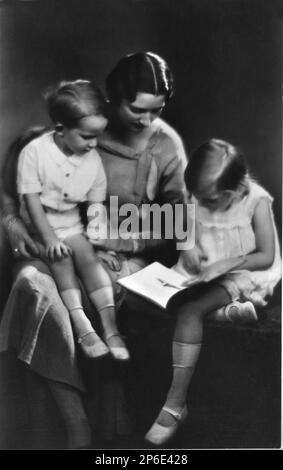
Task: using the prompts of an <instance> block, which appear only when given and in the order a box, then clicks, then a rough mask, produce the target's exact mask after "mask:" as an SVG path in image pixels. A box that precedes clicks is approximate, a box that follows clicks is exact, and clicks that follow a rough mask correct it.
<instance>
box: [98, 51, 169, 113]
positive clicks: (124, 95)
mask: <svg viewBox="0 0 283 470" xmlns="http://www.w3.org/2000/svg"><path fill="white" fill-rule="evenodd" d="M106 91H107V95H108V98H109V100H110V102H111V103H113V104H116V105H119V104H120V102H121V101H122V100H123V99H126V100H128V101H130V102H133V101H135V99H136V95H137V93H138V92H143V93H150V94H153V95H164V96H165V101H166V102H168V101H169V99H170V98H171V96H172V94H173V75H172V72H171V70H170V68H169V66H168V64H167V62H166V61H165V60H164V59H163V58H162V57H160V56H159V55H157V54H154V53H153V52H136V53H133V54H129V55H127V56H125V57H123V58H122V59H121V60H119V62H118V63H117V65H116V66H115V67H114V69H113V70H112V71H111V72H110V74H109V75H108V77H107V78H106Z"/></svg>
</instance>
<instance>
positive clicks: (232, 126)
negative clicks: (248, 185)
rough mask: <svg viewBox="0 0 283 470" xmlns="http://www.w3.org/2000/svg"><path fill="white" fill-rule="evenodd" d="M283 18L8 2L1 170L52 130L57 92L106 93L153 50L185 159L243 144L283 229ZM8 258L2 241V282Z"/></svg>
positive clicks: (273, 3) (249, 4)
mask: <svg viewBox="0 0 283 470" xmlns="http://www.w3.org/2000/svg"><path fill="white" fill-rule="evenodd" d="M281 13H282V3H281V2H280V0H268V1H267V0H213V1H211V0H83V1H81V0H0V35H1V42H0V110H1V126H0V164H2V162H3V157H4V154H5V151H6V149H7V146H8V145H9V143H10V142H11V140H12V139H14V138H15V137H16V136H17V135H18V134H19V133H21V132H22V131H23V130H24V129H25V128H26V127H27V126H29V125H34V124H38V123H45V122H47V118H46V114H45V110H44V103H43V99H42V96H41V94H42V91H43V90H44V89H45V88H46V87H47V86H48V85H49V84H50V83H53V82H55V81H57V80H59V79H70V78H78V77H82V78H90V79H94V80H95V81H96V82H97V84H98V85H100V86H101V87H102V88H103V84H104V78H105V77H106V75H107V73H108V72H109V71H110V70H111V68H112V67H113V66H114V64H115V63H116V61H117V60H118V59H119V58H120V57H121V56H123V55H125V54H127V53H129V52H132V51H139V50H151V51H154V52H157V53H159V54H160V55H161V56H163V57H165V58H166V59H167V61H168V62H169V64H170V66H171V68H172V70H173V72H174V75H175V80H176V92H175V96H174V98H173V99H172V101H171V103H170V105H169V106H168V108H167V109H166V111H165V114H164V117H165V118H166V119H167V120H168V121H169V122H170V123H171V124H172V125H173V126H174V127H175V128H176V129H177V130H178V131H179V133H180V134H181V136H182V137H183V139H184V142H185V145H186V148H187V150H188V151H191V150H192V149H193V148H194V147H195V146H197V145H198V144H200V143H201V142H202V141H204V140H205V139H208V138H210V137H218V138H223V139H227V140H230V141H231V142H233V143H235V144H236V145H240V146H241V147H242V148H243V150H244V151H245V153H246V155H247V157H248V159H249V162H250V165H251V169H252V171H253V172H254V173H255V174H256V176H257V177H258V179H259V181H260V182H261V183H262V184H263V185H264V186H265V187H266V188H267V189H268V190H269V191H270V192H271V194H272V195H273V196H274V198H275V215H276V221H277V223H278V226H279V227H280V226H281V154H282V152H281V140H282V129H281V62H282V42H281V31H282V14H281ZM5 251H6V249H5V244H4V243H3V236H2V234H1V233H0V259H1V260H2V269H1V273H0V275H1V274H2V276H3V270H4V271H6V268H5V257H3V253H5ZM2 276H1V277H2ZM4 277H5V278H6V275H4ZM3 288H4V287H3Z"/></svg>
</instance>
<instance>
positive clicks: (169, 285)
mask: <svg viewBox="0 0 283 470" xmlns="http://www.w3.org/2000/svg"><path fill="white" fill-rule="evenodd" d="M186 280H187V278H186V277H184V276H183V275H181V274H179V273H177V272H176V271H174V270H172V269H169V268H167V267H166V266H163V265H162V264H160V263H158V262H155V263H152V264H150V265H149V266H147V267H145V268H144V269H142V270H140V271H138V272H136V273H134V274H131V275H130V276H127V277H125V278H122V279H119V280H118V281H117V282H118V283H119V284H120V285H122V286H123V287H126V288H127V289H129V290H131V291H133V292H135V293H137V294H139V295H141V296H143V297H145V298H147V299H148V300H150V301H151V302H153V303H156V304H157V305H160V306H161V307H163V308H166V305H167V302H168V300H169V299H170V298H171V297H172V295H174V294H176V292H178V291H179V290H183V289H185V288H186V286H184V282H185V281H186Z"/></svg>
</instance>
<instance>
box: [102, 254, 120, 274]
mask: <svg viewBox="0 0 283 470" xmlns="http://www.w3.org/2000/svg"><path fill="white" fill-rule="evenodd" d="M97 256H98V259H99V260H100V261H102V263H105V264H106V265H107V266H108V267H109V268H110V269H112V271H120V269H121V265H120V262H119V260H118V257H117V254H116V253H115V251H102V250H99V251H97Z"/></svg>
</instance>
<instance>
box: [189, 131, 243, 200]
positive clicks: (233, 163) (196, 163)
mask: <svg viewBox="0 0 283 470" xmlns="http://www.w3.org/2000/svg"><path fill="white" fill-rule="evenodd" d="M211 158H219V160H220V168H219V170H220V171H219V174H218V177H217V180H216V190H217V191H225V190H231V191H235V190H237V189H238V188H239V186H240V185H241V184H243V183H244V182H245V180H246V178H247V177H248V176H249V169H248V165H247V161H246V159H245V157H244V155H243V153H242V151H241V150H240V149H239V148H238V147H235V146H234V145H232V144H230V143H229V142H226V141H224V140H220V139H210V140H208V141H207V142H204V143H203V144H202V145H200V146H199V147H198V148H197V149H196V150H195V151H194V152H193V153H192V154H191V156H190V158H189V163H188V165H187V167H186V170H185V174H184V179H185V184H186V187H187V190H188V192H189V193H190V194H192V193H194V192H195V191H196V190H197V189H198V183H199V178H200V175H201V174H202V172H203V171H204V167H205V164H206V162H207V161H208V160H209V159H211Z"/></svg>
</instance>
